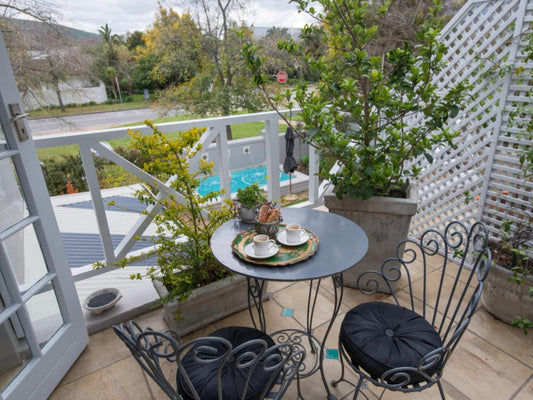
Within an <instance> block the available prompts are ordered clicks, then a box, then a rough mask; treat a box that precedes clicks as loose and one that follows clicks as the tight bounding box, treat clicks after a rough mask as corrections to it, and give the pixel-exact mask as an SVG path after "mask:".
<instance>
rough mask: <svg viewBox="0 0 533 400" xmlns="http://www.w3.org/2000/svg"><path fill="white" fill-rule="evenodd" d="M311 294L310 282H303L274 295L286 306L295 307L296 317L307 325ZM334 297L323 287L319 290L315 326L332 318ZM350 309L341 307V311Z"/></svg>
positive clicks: (302, 323)
mask: <svg viewBox="0 0 533 400" xmlns="http://www.w3.org/2000/svg"><path fill="white" fill-rule="evenodd" d="M308 294H309V284H308V283H307V282H301V283H298V284H296V285H293V286H290V287H288V288H287V289H285V290H283V291H281V292H278V293H276V294H275V295H274V296H273V297H274V299H275V300H276V301H277V302H279V303H280V304H281V305H282V306H283V307H284V308H293V309H294V318H295V319H296V320H297V321H298V322H299V323H300V324H301V325H302V326H306V320H307V298H308ZM333 299H334V297H333V296H332V295H331V294H330V293H329V292H328V291H327V290H324V289H323V288H322V287H321V288H320V290H319V293H318V298H317V301H316V306H315V313H314V317H313V326H319V325H322V324H323V323H324V322H326V321H328V320H329V319H331V314H332V311H333ZM346 311H348V308H347V307H345V306H342V307H341V312H342V313H344V312H346Z"/></svg>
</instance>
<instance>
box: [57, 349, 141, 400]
mask: <svg viewBox="0 0 533 400" xmlns="http://www.w3.org/2000/svg"><path fill="white" fill-rule="evenodd" d="M150 398H151V394H150V392H149V389H148V385H147V379H146V377H145V376H144V375H143V372H142V370H141V368H140V367H139V365H138V364H137V362H136V361H135V360H134V358H133V357H128V358H126V359H124V360H122V361H120V362H116V363H114V364H112V365H110V366H108V367H105V368H102V369H99V370H97V371H96V372H93V373H91V374H89V375H86V376H84V377H82V378H80V379H78V380H75V381H73V382H71V383H68V384H66V385H60V386H59V387H58V388H57V389H56V390H55V391H54V392H53V393H52V395H51V396H50V397H49V400H72V399H76V400H110V399H129V400H146V399H150Z"/></svg>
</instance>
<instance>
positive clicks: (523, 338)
mask: <svg viewBox="0 0 533 400" xmlns="http://www.w3.org/2000/svg"><path fill="white" fill-rule="evenodd" d="M468 329H469V330H471V331H473V332H475V333H476V335H479V336H480V337H482V338H484V339H485V340H487V341H490V342H491V343H492V344H493V345H494V346H496V347H498V348H500V349H501V350H503V351H505V352H506V353H508V354H509V355H511V356H513V357H515V358H516V359H518V360H520V361H522V362H523V363H525V364H526V365H528V366H529V367H530V368H532V369H533V335H532V333H533V332H531V331H530V333H529V335H524V332H523V331H522V330H521V329H516V328H513V327H511V325H509V324H506V323H504V322H502V321H500V320H498V319H496V318H494V317H493V316H492V315H490V314H489V313H488V312H487V311H486V310H485V309H484V308H483V307H481V308H480V309H479V310H477V311H476V313H475V314H474V317H473V318H472V321H471V322H470V325H469V327H468ZM532 398H533V397H532Z"/></svg>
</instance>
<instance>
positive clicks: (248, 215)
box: [237, 204, 257, 224]
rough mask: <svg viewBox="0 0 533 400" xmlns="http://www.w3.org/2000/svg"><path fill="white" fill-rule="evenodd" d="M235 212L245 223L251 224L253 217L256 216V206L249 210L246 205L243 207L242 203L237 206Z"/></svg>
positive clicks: (253, 220)
mask: <svg viewBox="0 0 533 400" xmlns="http://www.w3.org/2000/svg"><path fill="white" fill-rule="evenodd" d="M237 212H238V214H239V218H240V220H241V221H242V222H245V223H247V224H253V223H254V222H255V217H257V209H256V208H254V209H252V210H250V209H249V208H248V207H245V206H243V205H242V204H241V205H240V206H239V207H238V208H237Z"/></svg>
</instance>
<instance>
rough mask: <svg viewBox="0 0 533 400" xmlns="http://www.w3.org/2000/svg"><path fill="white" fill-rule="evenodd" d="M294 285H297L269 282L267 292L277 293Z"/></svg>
mask: <svg viewBox="0 0 533 400" xmlns="http://www.w3.org/2000/svg"><path fill="white" fill-rule="evenodd" d="M294 284H295V283H294V282H277V281H271V282H268V288H267V291H268V292H270V293H276V292H279V291H280V290H283V289H285V288H287V287H289V286H291V285H294Z"/></svg>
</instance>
